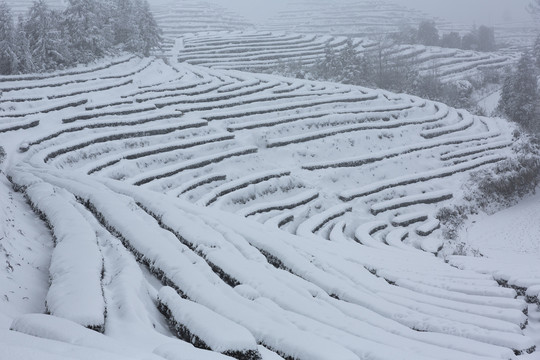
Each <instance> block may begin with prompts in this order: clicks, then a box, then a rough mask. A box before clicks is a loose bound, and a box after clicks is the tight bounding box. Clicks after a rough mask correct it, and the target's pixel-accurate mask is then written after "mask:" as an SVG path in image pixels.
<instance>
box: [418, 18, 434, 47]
mask: <svg viewBox="0 0 540 360" xmlns="http://www.w3.org/2000/svg"><path fill="white" fill-rule="evenodd" d="M417 38H418V41H419V42H420V44H423V45H426V46H436V45H438V44H439V30H437V27H436V26H435V22H433V21H428V20H424V21H422V22H421V23H420V25H419V26H418V36H417Z"/></svg>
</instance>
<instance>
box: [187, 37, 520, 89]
mask: <svg viewBox="0 0 540 360" xmlns="http://www.w3.org/2000/svg"><path fill="white" fill-rule="evenodd" d="M352 41H353V45H354V46H355V51H356V52H357V54H365V55H372V56H379V55H378V54H379V52H380V53H381V55H380V56H381V58H383V59H384V61H390V62H391V61H401V62H411V63H413V64H415V65H416V66H417V67H418V69H419V70H420V72H421V73H423V74H425V75H431V74H436V75H437V76H438V77H439V78H440V79H441V80H442V81H451V80H457V79H466V78H468V77H475V76H478V75H479V73H480V72H481V71H482V70H488V69H502V68H504V67H505V66H508V65H510V64H512V63H514V62H515V61H516V59H515V56H512V55H502V54H496V53H480V52H474V51H464V50H458V49H447V48H439V47H429V46H423V45H382V44H380V43H378V42H377V41H374V40H369V39H367V38H353V39H352ZM182 43H183V47H182V48H180V49H179V55H178V56H179V58H178V60H179V61H181V62H182V61H186V62H188V63H191V64H196V65H203V66H208V67H212V68H215V69H241V70H250V71H259V72H260V71H263V72H272V71H276V70H279V69H280V67H283V66H284V65H288V64H296V65H302V66H310V65H313V64H315V63H316V62H318V61H321V60H323V59H324V58H325V54H326V51H327V50H328V49H332V51H333V52H334V53H338V52H339V51H341V50H343V49H344V48H345V47H346V46H347V38H346V37H333V36H323V35H313V34H311V35H302V34H294V33H278V32H264V31H232V32H226V31H224V32H209V33H198V34H190V35H185V36H184V37H183V38H182Z"/></svg>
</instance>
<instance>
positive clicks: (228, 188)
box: [197, 170, 291, 206]
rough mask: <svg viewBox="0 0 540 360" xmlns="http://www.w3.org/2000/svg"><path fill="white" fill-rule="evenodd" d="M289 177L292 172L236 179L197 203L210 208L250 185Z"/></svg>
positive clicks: (275, 172) (278, 172)
mask: <svg viewBox="0 0 540 360" xmlns="http://www.w3.org/2000/svg"><path fill="white" fill-rule="evenodd" d="M289 175H291V171H290V170H277V171H275V170H273V171H268V172H266V173H263V174H255V175H249V176H246V177H244V178H240V179H236V180H233V181H230V182H228V183H226V184H223V185H221V186H218V187H217V188H215V189H213V190H212V191H210V192H209V193H208V194H206V195H205V196H203V197H202V198H201V199H199V201H197V204H200V205H202V206H209V205H211V204H213V203H214V202H216V201H217V200H218V199H219V198H220V197H222V196H225V195H227V194H230V193H232V192H235V191H237V190H240V189H243V188H246V187H248V186H249V185H254V184H258V183H261V182H264V181H268V180H270V179H277V178H281V177H284V176H289Z"/></svg>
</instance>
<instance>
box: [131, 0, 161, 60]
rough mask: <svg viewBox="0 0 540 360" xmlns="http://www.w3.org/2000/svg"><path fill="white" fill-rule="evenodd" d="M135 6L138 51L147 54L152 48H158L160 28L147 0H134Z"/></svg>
mask: <svg viewBox="0 0 540 360" xmlns="http://www.w3.org/2000/svg"><path fill="white" fill-rule="evenodd" d="M135 7H136V9H135V11H136V19H137V24H138V25H139V33H140V40H141V46H140V49H139V52H140V53H142V54H143V55H145V56H148V55H150V51H151V50H152V49H154V48H158V47H159V46H160V44H161V41H162V38H161V29H160V28H159V26H158V25H157V23H156V20H155V19H154V16H153V15H152V12H151V11H150V5H149V4H148V1H147V0H136V1H135Z"/></svg>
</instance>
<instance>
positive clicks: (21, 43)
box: [15, 15, 36, 73]
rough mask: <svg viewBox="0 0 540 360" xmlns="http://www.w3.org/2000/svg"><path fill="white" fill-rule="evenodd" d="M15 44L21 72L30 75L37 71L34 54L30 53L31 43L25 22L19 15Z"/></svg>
mask: <svg viewBox="0 0 540 360" xmlns="http://www.w3.org/2000/svg"><path fill="white" fill-rule="evenodd" d="M15 43H16V44H17V49H16V51H17V59H18V60H19V72H23V73H28V72H34V71H36V66H35V65H34V60H33V59H32V53H31V52H30V41H29V40H28V36H27V34H26V31H25V20H24V17H23V16H22V15H19V21H18V23H17V32H16V34H15Z"/></svg>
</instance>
